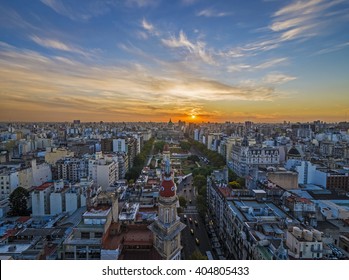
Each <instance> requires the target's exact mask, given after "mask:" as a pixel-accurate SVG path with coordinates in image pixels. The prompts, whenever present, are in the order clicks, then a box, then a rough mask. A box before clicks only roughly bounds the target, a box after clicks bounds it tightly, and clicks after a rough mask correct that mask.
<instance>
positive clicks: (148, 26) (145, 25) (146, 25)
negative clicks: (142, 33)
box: [142, 18, 154, 32]
mask: <svg viewBox="0 0 349 280" xmlns="http://www.w3.org/2000/svg"><path fill="white" fill-rule="evenodd" d="M142 27H143V28H144V29H145V30H147V31H149V32H153V31H154V25H152V24H151V23H149V22H148V21H146V19H145V18H143V20H142Z"/></svg>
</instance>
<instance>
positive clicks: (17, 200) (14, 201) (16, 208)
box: [9, 187, 29, 216]
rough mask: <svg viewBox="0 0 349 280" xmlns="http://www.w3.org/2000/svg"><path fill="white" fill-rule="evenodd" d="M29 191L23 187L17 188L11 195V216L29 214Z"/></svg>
mask: <svg viewBox="0 0 349 280" xmlns="http://www.w3.org/2000/svg"><path fill="white" fill-rule="evenodd" d="M28 199H29V192H28V191H27V190H26V189H25V188H22V187H18V188H16V189H15V190H14V191H13V192H12V193H11V194H10V196H9V201H10V213H9V215H10V216H27V215H29V211H28Z"/></svg>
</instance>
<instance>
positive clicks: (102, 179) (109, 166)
mask: <svg viewBox="0 0 349 280" xmlns="http://www.w3.org/2000/svg"><path fill="white" fill-rule="evenodd" d="M117 160H118V159H117V158H116V159H114V157H112V156H110V157H109V156H105V157H104V158H102V159H97V160H95V159H90V160H89V178H90V179H92V180H93V181H94V182H95V183H97V184H98V185H100V186H102V189H103V190H106V189H107V188H108V187H109V186H110V185H112V184H114V183H115V182H116V181H117V180H119V168H118V161H117Z"/></svg>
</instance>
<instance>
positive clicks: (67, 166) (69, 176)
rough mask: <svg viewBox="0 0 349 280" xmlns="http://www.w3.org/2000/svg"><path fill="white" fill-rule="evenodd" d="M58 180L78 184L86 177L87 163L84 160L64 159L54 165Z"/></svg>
mask: <svg viewBox="0 0 349 280" xmlns="http://www.w3.org/2000/svg"><path fill="white" fill-rule="evenodd" d="M56 166H57V176H58V179H63V180H67V181H69V182H78V181H79V180H80V179H81V178H86V177H87V176H88V161H87V160H86V159H84V158H70V157H69V158H64V159H60V160H58V161H57V163H56Z"/></svg>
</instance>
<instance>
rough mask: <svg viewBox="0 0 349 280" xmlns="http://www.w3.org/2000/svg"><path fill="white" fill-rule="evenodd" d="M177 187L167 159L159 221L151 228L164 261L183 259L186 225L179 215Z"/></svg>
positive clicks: (161, 190)
mask: <svg viewBox="0 0 349 280" xmlns="http://www.w3.org/2000/svg"><path fill="white" fill-rule="evenodd" d="M177 202H178V197H177V195H176V185H175V183H174V182H173V179H172V174H171V167H170V161H169V160H168V159H166V162H165V170H164V174H163V180H162V183H161V186H160V191H159V209H158V217H157V219H156V220H155V221H154V222H153V223H152V224H151V225H150V226H149V229H150V230H151V231H152V232H153V234H154V246H155V249H156V250H157V251H158V253H159V254H160V255H161V256H162V258H163V259H164V260H180V259H181V250H182V246H181V231H182V230H183V229H184V228H185V225H184V224H183V223H182V222H181V221H180V218H179V217H178V215H177Z"/></svg>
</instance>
